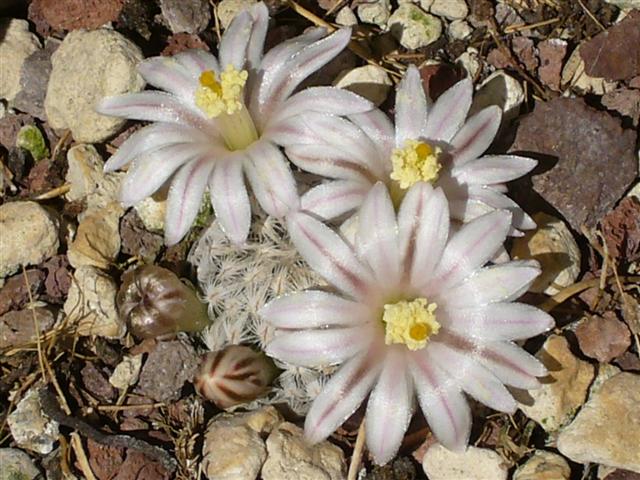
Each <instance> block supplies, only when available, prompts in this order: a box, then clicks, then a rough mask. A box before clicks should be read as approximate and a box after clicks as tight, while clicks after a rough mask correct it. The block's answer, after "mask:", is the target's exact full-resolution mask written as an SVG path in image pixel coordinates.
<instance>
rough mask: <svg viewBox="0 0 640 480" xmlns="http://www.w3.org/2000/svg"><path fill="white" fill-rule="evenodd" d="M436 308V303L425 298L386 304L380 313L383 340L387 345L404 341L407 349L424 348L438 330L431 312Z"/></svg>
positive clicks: (438, 326)
mask: <svg viewBox="0 0 640 480" xmlns="http://www.w3.org/2000/svg"><path fill="white" fill-rule="evenodd" d="M436 308H438V305H437V304H435V303H427V299H426V298H416V299H415V300H413V301H411V302H407V301H405V300H401V301H399V302H396V303H388V304H386V305H385V306H384V313H383V314H382V321H383V322H384V324H385V337H384V342H385V343H386V344H387V345H391V344H393V343H404V344H405V345H406V346H407V348H408V349H409V350H420V349H421V348H424V347H425V346H426V345H427V342H428V341H429V338H430V337H431V336H433V335H435V334H436V333H438V331H439V330H440V324H439V323H438V322H437V321H436V316H435V315H434V313H433V312H434V311H435V310H436Z"/></svg>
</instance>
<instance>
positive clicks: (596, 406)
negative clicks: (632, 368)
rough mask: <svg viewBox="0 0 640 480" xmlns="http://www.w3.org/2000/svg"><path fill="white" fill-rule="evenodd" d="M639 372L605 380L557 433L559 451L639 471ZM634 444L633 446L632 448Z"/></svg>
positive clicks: (575, 458)
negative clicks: (569, 421) (572, 418)
mask: <svg viewBox="0 0 640 480" xmlns="http://www.w3.org/2000/svg"><path fill="white" fill-rule="evenodd" d="M638 405H640V375H636V374H633V373H626V372H622V373H619V374H617V375H615V376H613V377H611V378H610V379H608V380H606V381H605V382H604V383H603V384H602V386H601V387H600V388H599V389H597V390H596V391H595V392H594V393H593V395H592V396H591V398H590V399H589V401H588V402H587V403H585V405H584V406H583V407H582V409H581V410H580V412H579V413H578V415H577V416H576V418H575V419H574V420H573V422H571V423H570V424H569V425H568V426H567V427H566V428H564V429H563V430H562V431H561V432H560V435H559V436H558V442H557V443H558V450H559V451H560V453H562V454H563V455H564V456H566V457H568V458H570V459H571V460H573V461H574V462H577V463H599V464H602V465H606V466H609V467H616V468H622V469H625V470H631V471H633V472H636V473H640V449H639V448H637V446H638V445H640V410H639V409H638ZM634 445H635V447H634Z"/></svg>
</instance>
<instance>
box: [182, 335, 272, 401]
mask: <svg viewBox="0 0 640 480" xmlns="http://www.w3.org/2000/svg"><path fill="white" fill-rule="evenodd" d="M277 373H278V372H277V369H276V367H275V366H274V365H273V362H272V361H271V359H269V358H268V357H267V356H266V355H264V354H263V353H258V352H255V351H253V350H252V349H251V348H249V347H245V346H242V345H231V346H229V347H227V348H225V349H224V350H219V351H217V352H210V353H207V354H206V355H204V356H203V360H202V363H201V364H200V371H199V372H198V375H197V376H196V379H195V381H194V384H195V387H196V390H197V391H198V393H199V394H200V395H202V396H203V397H204V398H206V399H207V400H211V401H212V402H214V403H215V404H216V405H217V406H218V407H220V408H223V409H226V408H229V407H233V406H236V405H240V404H243V403H248V402H250V401H252V400H255V399H256V398H258V397H260V396H261V395H263V394H264V393H265V392H266V391H267V389H268V387H269V385H270V384H271V382H272V381H273V379H274V378H275V377H276V376H277Z"/></svg>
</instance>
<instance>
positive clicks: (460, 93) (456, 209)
mask: <svg viewBox="0 0 640 480" xmlns="http://www.w3.org/2000/svg"><path fill="white" fill-rule="evenodd" d="M472 94H473V86H472V83H471V81H470V80H469V79H466V80H462V81H461V82H459V83H457V84H456V85H454V86H453V87H451V88H450V89H449V90H447V91H446V92H444V93H443V94H442V95H441V96H440V98H438V100H437V101H436V102H435V103H433V104H432V105H431V104H429V102H428V101H427V98H426V97H425V94H424V90H423V87H422V81H421V79H420V74H419V72H418V69H417V68H416V67H415V66H410V67H409V68H408V70H407V72H406V75H405V77H404V78H403V80H402V82H401V83H400V85H399V87H398V90H397V93H396V107H395V127H394V126H393V125H392V123H391V122H390V121H389V119H388V118H387V116H386V115H385V114H384V113H382V112H381V111H379V110H372V111H370V112H366V113H360V114H355V115H350V116H349V119H350V120H351V122H352V123H350V122H349V121H348V120H345V119H340V118H335V117H331V116H328V115H325V114H319V113H318V114H312V115H309V116H307V117H305V119H304V123H302V122H300V123H298V124H297V125H296V130H295V131H290V132H286V133H287V135H286V137H285V138H280V141H282V142H286V143H289V146H288V147H287V149H286V153H287V156H288V157H289V159H290V160H291V161H292V162H293V163H295V164H296V165H297V166H298V167H300V168H302V169H304V170H307V171H309V172H313V173H315V174H318V175H321V176H324V177H328V178H331V179H333V180H331V181H328V182H325V183H323V184H321V185H319V186H317V187H315V188H313V189H312V190H310V191H309V192H307V193H306V194H305V195H304V196H303V197H302V208H303V209H305V210H307V211H309V212H311V213H314V214H316V215H318V216H320V217H322V218H324V219H327V220H329V219H332V218H336V217H338V216H340V215H342V214H344V213H346V212H349V211H351V210H356V209H357V208H358V207H359V206H360V205H361V204H362V202H363V200H364V198H365V197H366V195H367V193H368V192H369V190H370V189H371V187H373V185H374V184H375V183H376V182H378V181H382V182H383V183H384V184H385V185H387V187H388V188H389V190H390V192H391V195H392V198H393V201H394V204H395V205H396V206H397V205H398V204H399V203H400V201H401V199H402V197H403V196H404V194H405V193H406V191H407V189H408V188H409V187H410V186H411V185H413V184H414V183H416V182H418V181H424V182H429V183H431V184H433V185H434V186H437V187H441V188H442V190H443V191H444V193H445V194H446V196H447V200H448V201H449V207H450V211H451V215H452V217H453V218H454V219H457V220H460V221H462V222H468V221H470V220H472V219H474V218H476V217H478V216H480V215H483V214H485V213H487V212H490V211H493V210H495V209H505V210H509V211H511V212H512V214H513V220H512V222H513V225H512V227H513V228H511V229H510V232H509V234H510V235H519V232H518V231H517V229H530V228H534V227H535V223H534V222H533V220H532V219H531V218H530V217H529V216H528V215H527V214H526V213H524V212H523V211H522V209H521V208H520V207H519V206H518V205H517V204H516V203H515V202H513V201H512V200H511V199H509V198H508V197H506V196H505V195H504V193H505V192H506V191H507V189H506V186H505V182H508V181H510V180H514V179H516V178H518V177H520V176H522V175H524V174H526V173H527V172H529V171H531V170H532V169H533V168H534V167H535V165H536V161H535V160H532V159H529V158H524V157H518V156H515V155H488V156H484V157H480V155H482V153H483V152H484V151H485V150H486V149H487V148H488V147H489V145H490V144H491V142H492V141H493V139H494V137H495V135H496V133H497V131H498V127H499V126H500V118H501V110H500V108H498V107H496V106H492V107H488V108H485V109H484V110H482V111H480V112H478V113H477V114H475V115H473V116H472V117H470V118H469V119H467V114H468V112H469V108H470V106H471V99H472ZM479 157H480V158H479Z"/></svg>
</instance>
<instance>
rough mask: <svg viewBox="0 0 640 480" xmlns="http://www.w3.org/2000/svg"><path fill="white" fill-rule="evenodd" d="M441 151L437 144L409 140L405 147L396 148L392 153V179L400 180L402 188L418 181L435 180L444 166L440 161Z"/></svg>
mask: <svg viewBox="0 0 640 480" xmlns="http://www.w3.org/2000/svg"><path fill="white" fill-rule="evenodd" d="M441 153H442V150H441V149H440V148H439V147H437V146H432V145H429V144H428V143H425V142H418V141H417V140H407V141H406V142H405V146H404V148H396V149H395V150H394V151H393V153H392V154H391V164H392V166H393V171H392V172H391V179H392V180H395V181H396V182H398V184H399V185H400V188H402V189H407V188H409V187H411V186H412V185H413V184H414V183H416V182H421V181H422V182H431V183H433V182H435V181H436V180H438V175H439V173H440V169H441V168H442V165H441V164H440V162H439V161H438V157H439V156H440V154H441Z"/></svg>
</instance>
